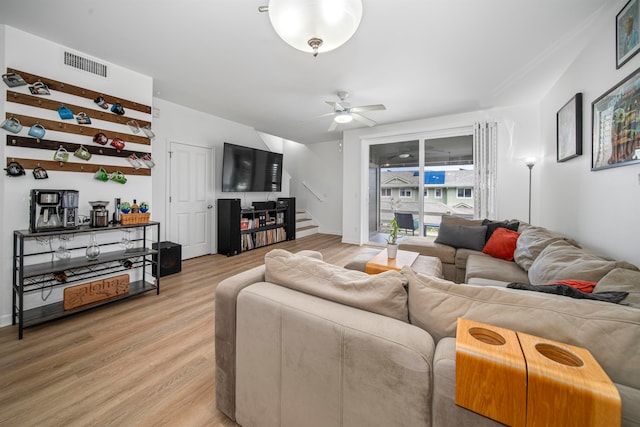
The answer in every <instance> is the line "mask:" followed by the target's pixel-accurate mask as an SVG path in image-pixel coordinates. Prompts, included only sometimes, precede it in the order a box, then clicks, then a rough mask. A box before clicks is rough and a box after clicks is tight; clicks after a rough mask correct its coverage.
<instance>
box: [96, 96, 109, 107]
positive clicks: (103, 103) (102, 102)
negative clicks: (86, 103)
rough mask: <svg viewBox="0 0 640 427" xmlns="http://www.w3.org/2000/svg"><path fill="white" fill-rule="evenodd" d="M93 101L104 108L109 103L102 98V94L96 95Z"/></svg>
mask: <svg viewBox="0 0 640 427" xmlns="http://www.w3.org/2000/svg"><path fill="white" fill-rule="evenodd" d="M93 102H95V103H96V104H97V105H98V107H100V108H104V109H105V110H106V109H107V108H109V104H107V101H105V100H104V97H103V96H102V95H99V96H97V97H96V99H94V100H93Z"/></svg>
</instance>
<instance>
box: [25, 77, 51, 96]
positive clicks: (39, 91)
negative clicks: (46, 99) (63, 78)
mask: <svg viewBox="0 0 640 427" xmlns="http://www.w3.org/2000/svg"><path fill="white" fill-rule="evenodd" d="M29 91H30V92H31V93H32V94H33V95H51V92H49V88H48V87H47V85H46V84H44V83H42V82H41V81H40V80H38V81H37V82H35V83H34V84H33V86H29Z"/></svg>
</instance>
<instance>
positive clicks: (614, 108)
mask: <svg viewBox="0 0 640 427" xmlns="http://www.w3.org/2000/svg"><path fill="white" fill-rule="evenodd" d="M639 112H640V68H639V69H637V70H635V71H634V72H633V73H631V74H630V75H629V76H627V77H626V78H625V79H624V80H622V81H621V82H620V83H618V84H617V85H616V86H614V87H613V88H611V89H610V90H609V91H607V92H606V93H605V94H604V95H602V96H601V97H600V98H598V99H596V100H595V101H593V103H592V104H591V122H592V135H591V136H592V139H591V170H594V171H595V170H600V169H607V168H612V167H617V166H626V165H629V164H632V163H639V162H640V118H639V117H638V113H639Z"/></svg>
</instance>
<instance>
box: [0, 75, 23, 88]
mask: <svg viewBox="0 0 640 427" xmlns="http://www.w3.org/2000/svg"><path fill="white" fill-rule="evenodd" d="M2 80H3V81H4V82H5V84H6V85H7V86H9V87H18V86H24V85H26V84H27V82H25V81H24V79H23V78H22V76H21V75H20V74H18V73H7V74H3V75H2Z"/></svg>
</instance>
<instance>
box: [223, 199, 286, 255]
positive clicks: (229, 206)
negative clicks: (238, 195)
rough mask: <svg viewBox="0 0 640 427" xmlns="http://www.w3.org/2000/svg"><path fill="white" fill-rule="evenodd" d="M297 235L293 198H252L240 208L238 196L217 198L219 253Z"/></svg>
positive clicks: (235, 250)
mask: <svg viewBox="0 0 640 427" xmlns="http://www.w3.org/2000/svg"><path fill="white" fill-rule="evenodd" d="M295 238H296V199H295V197H279V198H278V200H277V201H268V202H253V208H252V209H242V208H241V207H240V199H218V253H219V254H223V255H227V256H232V255H237V254H239V253H242V252H245V251H250V250H251V249H256V248H259V247H262V246H267V245H272V244H274V243H278V242H282V241H285V240H295Z"/></svg>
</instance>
